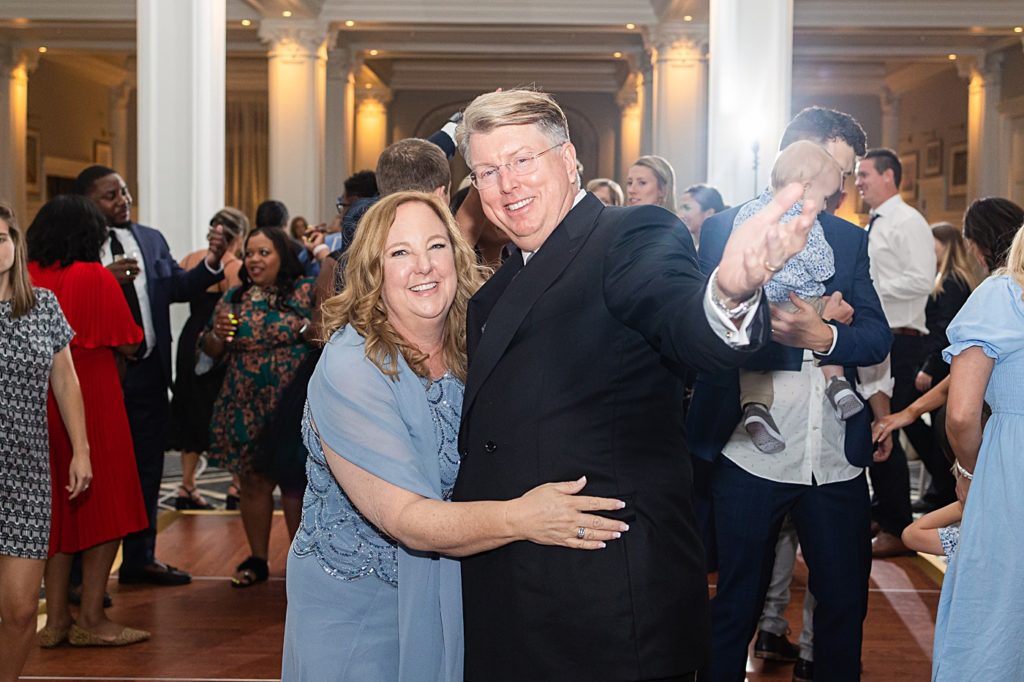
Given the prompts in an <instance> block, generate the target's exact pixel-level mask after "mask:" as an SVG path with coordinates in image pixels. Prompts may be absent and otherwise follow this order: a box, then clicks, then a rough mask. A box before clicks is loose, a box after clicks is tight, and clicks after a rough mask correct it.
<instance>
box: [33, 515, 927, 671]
mask: <svg viewBox="0 0 1024 682" xmlns="http://www.w3.org/2000/svg"><path fill="white" fill-rule="evenodd" d="M164 522H165V523H164V524H163V525H164V528H163V530H162V531H161V533H160V536H159V542H158V547H159V551H158V554H159V556H160V557H161V558H163V559H164V560H168V561H170V562H171V563H173V564H176V565H178V566H179V567H180V568H183V569H185V570H188V571H190V572H191V573H192V576H193V582H192V584H191V585H184V586H181V587H148V586H134V585H133V586H124V587H122V586H120V585H118V583H117V580H116V578H112V579H111V580H110V583H109V590H110V594H111V597H112V598H113V600H114V606H113V607H112V608H111V609H110V611H109V614H110V617H111V618H113V619H115V620H117V621H119V622H121V623H125V624H128V625H132V626H134V627H140V628H144V629H146V630H149V631H151V632H152V633H153V638H152V639H151V640H150V641H148V642H144V643H142V644H137V645H134V646H130V647H126V648H122V649H91V648H73V647H70V646H67V645H64V646H62V647H60V648H57V649H52V650H42V649H36V650H35V651H33V652H32V654H31V656H30V658H29V660H28V664H27V665H26V667H25V672H24V677H23V679H30V680H140V681H141V680H147V681H149V680H174V681H177V680H196V681H206V680H209V681H214V680H218V681H219V680H224V681H225V682H228V681H230V682H235V681H238V682H242V681H247V680H253V681H256V680H259V681H263V680H275V679H278V678H279V676H280V660H281V638H282V634H283V630H284V612H285V583H284V580H283V574H284V567H285V559H286V555H287V549H288V539H287V533H286V531H285V527H284V519H283V518H282V517H281V516H280V515H277V516H275V517H274V530H273V538H272V542H271V556H270V567H271V578H270V580H269V581H268V582H266V583H263V584H260V585H256V586H254V587H251V588H249V589H244V590H239V589H233V588H232V587H231V585H230V583H229V577H230V576H231V574H232V572H233V570H232V569H233V567H234V566H235V565H237V564H238V563H239V562H241V561H242V560H243V559H245V557H246V556H248V551H247V544H246V541H245V534H244V532H243V530H242V523H241V520H240V518H239V517H238V516H237V514H236V513H234V512H212V513H211V512H198V513H193V512H184V513H181V512H169V513H168V516H167V517H165V519H164ZM806 578H807V571H806V567H805V566H804V565H803V563H802V562H801V561H799V560H798V568H797V575H796V577H795V578H794V581H793V588H792V591H793V600H792V603H791V605H790V608H789V610H788V611H787V614H786V616H787V618H788V619H789V621H790V626H791V628H792V630H793V634H792V635H791V639H792V640H793V641H795V640H796V638H797V636H798V634H799V631H800V610H801V604H802V600H803V593H804V588H805V586H806ZM938 578H939V575H938V573H937V572H936V571H935V569H934V568H933V567H931V566H930V565H929V564H928V563H927V562H925V561H924V560H923V559H921V558H917V557H914V558H901V559H890V560H887V561H875V563H874V566H873V569H872V574H871V595H870V603H869V608H868V618H867V621H866V623H865V626H864V650H863V663H864V675H863V679H865V680H886V681H888V680H928V679H929V674H930V670H931V645H932V635H933V632H934V626H935V610H936V606H937V604H938V600H939V584H938V582H937V580H938ZM524 653H525V652H524ZM747 670H748V671H749V674H748V679H749V680H752V681H753V680H756V681H758V682H767V681H768V680H773V681H774V680H780V681H781V680H786V681H788V680H791V679H792V666H791V665H785V664H765V663H764V662H762V661H759V660H757V659H754V658H752V657H751V658H750V662H749V664H748V667H747Z"/></svg>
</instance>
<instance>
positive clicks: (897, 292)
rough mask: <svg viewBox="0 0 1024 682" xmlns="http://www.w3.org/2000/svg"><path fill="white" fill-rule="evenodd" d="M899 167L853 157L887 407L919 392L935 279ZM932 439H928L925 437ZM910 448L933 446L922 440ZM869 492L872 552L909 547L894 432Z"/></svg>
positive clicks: (886, 156) (875, 153) (906, 501)
mask: <svg viewBox="0 0 1024 682" xmlns="http://www.w3.org/2000/svg"><path fill="white" fill-rule="evenodd" d="M902 170H903V169H902V167H901V165H900V160H899V157H897V156H896V153H895V152H893V151H892V150H891V149H869V150H868V152H867V154H865V155H864V158H863V159H861V161H860V163H859V164H857V189H858V190H859V191H860V194H861V196H863V197H864V202H865V203H866V204H867V205H868V206H870V207H871V220H870V222H869V227H868V255H869V256H870V257H871V279H872V280H873V281H874V283H875V290H876V291H877V292H878V297H879V299H880V300H881V302H882V309H883V310H884V311H885V317H886V319H887V320H888V321H889V328H890V329H891V330H892V333H893V344H892V354H891V358H892V376H893V380H894V381H895V385H894V387H893V396H892V411H893V412H896V411H899V410H902V409H903V408H905V407H906V406H907V405H909V404H910V403H911V402H913V401H914V400H915V399H917V397H918V395H920V394H919V393H918V391H917V389H916V388H915V387H914V377H915V376H916V375H917V372H918V370H919V369H920V367H921V363H922V361H923V360H924V357H923V353H924V344H923V339H924V336H925V334H927V333H928V327H927V326H925V305H926V304H927V303H928V296H929V294H931V291H932V288H933V287H934V286H935V270H936V264H935V247H934V240H933V238H932V231H931V228H930V227H928V221H926V220H925V219H924V216H922V215H921V214H920V213H918V212H917V211H916V210H915V209H914V208H912V207H911V206H908V205H907V204H906V203H904V201H903V198H902V197H900V181H901V179H902ZM929 442H930V444H929ZM915 447H934V441H931V439H930V438H929V439H926V440H923V441H921V443H920V445H919V444H918V443H916V442H915ZM871 483H872V486H873V487H874V491H875V504H874V508H873V517H874V519H875V521H877V522H878V524H879V526H881V530H880V532H879V533H878V535H877V536H876V537H875V539H874V541H873V542H872V555H873V556H875V557H877V558H881V557H889V556H898V555H900V554H905V553H907V552H908V550H907V548H906V546H905V545H904V544H903V542H902V541H901V540H900V535H901V534H902V533H903V529H904V528H906V527H907V525H909V524H910V520H911V510H910V475H909V472H908V471H907V457H906V454H905V453H904V452H903V448H902V447H901V446H900V443H899V438H898V436H897V437H894V438H893V449H892V455H891V456H890V457H889V459H888V460H887V461H885V462H879V463H877V464H875V465H873V466H872V467H871Z"/></svg>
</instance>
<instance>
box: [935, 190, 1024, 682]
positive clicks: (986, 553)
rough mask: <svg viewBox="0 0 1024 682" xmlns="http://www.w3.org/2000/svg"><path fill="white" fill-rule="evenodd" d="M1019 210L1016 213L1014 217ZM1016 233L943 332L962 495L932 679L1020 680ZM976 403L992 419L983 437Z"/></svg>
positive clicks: (1020, 353) (1023, 359)
mask: <svg viewBox="0 0 1024 682" xmlns="http://www.w3.org/2000/svg"><path fill="white" fill-rule="evenodd" d="M1018 210H1019V209H1018ZM1022 285H1024V229H1022V230H1019V231H1017V234H1016V237H1015V238H1014V240H1013V244H1012V246H1011V248H1010V251H1009V256H1008V257H1007V259H1006V267H1005V268H1003V269H1001V270H999V271H997V272H996V273H995V274H994V275H993V276H992V277H990V278H989V279H987V280H986V281H985V282H984V283H982V284H981V286H979V287H978V288H977V289H976V290H975V291H974V293H973V294H971V297H970V298H969V299H968V300H967V303H966V304H965V305H964V307H963V308H962V309H961V310H960V312H959V314H957V316H956V317H955V318H954V319H953V322H952V323H951V324H950V325H949V328H948V330H947V334H948V336H949V341H950V346H949V347H948V348H947V349H946V350H945V351H944V353H943V355H944V357H945V358H946V360H947V361H950V362H951V372H950V377H951V379H950V389H949V401H948V407H947V416H946V429H947V432H948V434H949V440H950V444H951V446H952V448H953V450H954V452H955V453H956V456H957V464H956V471H957V473H958V474H959V479H958V483H957V492H958V495H959V496H960V497H961V499H963V497H964V496H966V498H967V499H966V504H965V507H964V517H963V522H962V524H961V534H960V544H959V548H958V549H957V551H956V554H955V556H954V557H953V558H952V560H951V561H950V565H949V569H948V570H947V572H946V577H945V580H944V581H943V585H942V596H941V597H940V600H939V612H938V617H937V619H936V623H935V650H934V656H933V668H932V679H933V680H950V681H953V680H955V681H956V682H963V681H965V680H985V681H989V680H993V681H994V680H1022V679H1024V650H1022V648H1021V644H1022V642H1024V563H1022V562H1021V557H1022V556H1024V523H1022V519H1024V456H1022V455H1024V452H1022V446H1024V393H1022V392H1021V387H1022V386H1024V288H1022ZM983 399H984V401H985V402H987V403H988V404H989V405H990V406H991V408H992V416H991V418H990V419H989V420H988V422H987V423H986V424H985V426H984V432H982V424H981V418H982V416H981V412H982V400H983Z"/></svg>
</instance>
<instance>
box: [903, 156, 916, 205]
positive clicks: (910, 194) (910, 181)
mask: <svg viewBox="0 0 1024 682" xmlns="http://www.w3.org/2000/svg"><path fill="white" fill-rule="evenodd" d="M900 165H901V166H903V177H902V179H901V180H900V196H902V197H903V200H904V201H916V200H917V152H907V153H906V154H901V155H900Z"/></svg>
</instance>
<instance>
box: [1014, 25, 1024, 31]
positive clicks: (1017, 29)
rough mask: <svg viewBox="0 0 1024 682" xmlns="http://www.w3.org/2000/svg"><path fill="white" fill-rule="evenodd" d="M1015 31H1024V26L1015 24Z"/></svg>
mask: <svg viewBox="0 0 1024 682" xmlns="http://www.w3.org/2000/svg"><path fill="white" fill-rule="evenodd" d="M1013 32H1014V33H1024V26H1014V27H1013Z"/></svg>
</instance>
